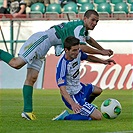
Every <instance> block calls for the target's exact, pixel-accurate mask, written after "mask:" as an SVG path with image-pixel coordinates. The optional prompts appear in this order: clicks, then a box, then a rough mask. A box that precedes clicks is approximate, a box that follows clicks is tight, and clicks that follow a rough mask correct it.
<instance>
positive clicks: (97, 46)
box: [86, 37, 113, 56]
mask: <svg viewBox="0 0 133 133" xmlns="http://www.w3.org/2000/svg"><path fill="white" fill-rule="evenodd" d="M86 42H87V43H88V44H90V45H91V46H92V47H94V48H96V49H98V50H101V51H102V52H103V54H102V55H108V56H111V55H113V51H112V50H111V49H104V48H103V47H102V46H100V45H99V44H98V43H97V42H96V41H95V40H94V39H93V38H92V37H90V39H89V40H86Z"/></svg>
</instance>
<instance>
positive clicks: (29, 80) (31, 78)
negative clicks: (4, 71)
mask: <svg viewBox="0 0 133 133" xmlns="http://www.w3.org/2000/svg"><path fill="white" fill-rule="evenodd" d="M37 77H38V76H37V75H30V76H28V77H27V79H26V81H25V83H26V84H28V85H34V83H35V82H36V80H37Z"/></svg>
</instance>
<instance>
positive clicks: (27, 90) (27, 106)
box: [23, 85, 33, 112]
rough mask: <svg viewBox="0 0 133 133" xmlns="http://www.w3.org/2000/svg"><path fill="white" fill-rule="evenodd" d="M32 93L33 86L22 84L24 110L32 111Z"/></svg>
mask: <svg viewBox="0 0 133 133" xmlns="http://www.w3.org/2000/svg"><path fill="white" fill-rule="evenodd" d="M32 94H33V87H32V86H29V85H24V86H23V98H24V110H23V111H24V112H32V111H33V109H32Z"/></svg>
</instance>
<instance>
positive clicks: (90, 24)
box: [84, 14, 99, 30]
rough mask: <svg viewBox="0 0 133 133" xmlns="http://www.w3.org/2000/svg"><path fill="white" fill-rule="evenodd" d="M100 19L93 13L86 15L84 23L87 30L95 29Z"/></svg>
mask: <svg viewBox="0 0 133 133" xmlns="http://www.w3.org/2000/svg"><path fill="white" fill-rule="evenodd" d="M98 21H99V17H98V16H96V15H94V14H91V16H90V17H89V18H87V17H84V23H85V27H86V30H93V29H94V28H95V26H96V25H97V22H98Z"/></svg>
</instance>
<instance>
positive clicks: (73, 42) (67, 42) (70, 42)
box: [64, 36, 80, 50]
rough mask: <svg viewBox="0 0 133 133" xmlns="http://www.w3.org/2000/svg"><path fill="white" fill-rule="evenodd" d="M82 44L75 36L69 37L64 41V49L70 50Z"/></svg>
mask: <svg viewBox="0 0 133 133" xmlns="http://www.w3.org/2000/svg"><path fill="white" fill-rule="evenodd" d="M79 44H80V40H79V39H78V38H76V37H74V36H69V37H67V38H66V39H65V41H64V48H67V49H68V50H70V49H71V47H72V46H76V45H79Z"/></svg>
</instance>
